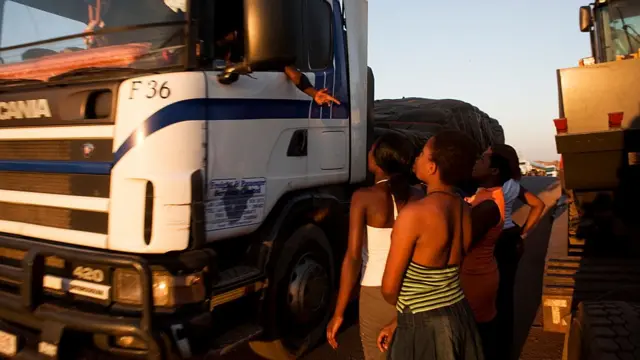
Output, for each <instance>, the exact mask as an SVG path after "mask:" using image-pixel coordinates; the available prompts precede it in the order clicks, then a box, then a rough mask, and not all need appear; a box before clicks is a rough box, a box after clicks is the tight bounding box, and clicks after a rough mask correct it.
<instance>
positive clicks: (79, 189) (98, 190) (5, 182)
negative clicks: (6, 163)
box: [0, 171, 110, 198]
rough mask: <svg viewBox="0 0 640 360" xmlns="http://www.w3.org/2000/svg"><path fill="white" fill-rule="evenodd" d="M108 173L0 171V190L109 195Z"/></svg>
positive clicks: (96, 195)
mask: <svg viewBox="0 0 640 360" xmlns="http://www.w3.org/2000/svg"><path fill="white" fill-rule="evenodd" d="M109 182H110V176H109V175H89V174H50V173H49V174H48V173H32V172H12V171H0V190H13V191H26V192H36V193H45V194H58V195H76V196H89V197H91V196H93V197H104V198H108V197H109Z"/></svg>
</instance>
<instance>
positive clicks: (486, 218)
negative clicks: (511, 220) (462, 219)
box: [467, 200, 500, 251]
mask: <svg viewBox="0 0 640 360" xmlns="http://www.w3.org/2000/svg"><path fill="white" fill-rule="evenodd" d="M499 223H500V209H499V208H498V205H496V203H495V202H494V201H492V200H485V201H483V202H481V203H480V204H478V205H476V206H474V207H472V208H471V234H472V235H471V246H470V247H469V249H468V250H467V251H469V250H471V249H473V247H474V246H475V245H476V244H477V243H478V242H479V241H480V240H482V238H483V237H484V236H485V235H486V234H487V232H489V230H491V228H493V227H495V226H496V225H498V224H499Z"/></svg>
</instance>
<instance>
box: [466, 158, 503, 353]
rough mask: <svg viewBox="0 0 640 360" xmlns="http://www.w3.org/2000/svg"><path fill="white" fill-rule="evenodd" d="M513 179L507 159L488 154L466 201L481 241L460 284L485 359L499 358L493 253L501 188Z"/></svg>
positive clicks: (473, 246) (475, 245) (499, 219)
mask: <svg viewBox="0 0 640 360" xmlns="http://www.w3.org/2000/svg"><path fill="white" fill-rule="evenodd" d="M510 176H511V172H510V168H509V162H508V160H507V159H506V158H504V157H502V156H500V155H498V154H492V153H491V152H485V153H484V154H482V157H481V158H480V159H478V161H477V162H476V165H475V167H474V168H473V177H474V179H475V180H476V181H477V182H478V184H479V186H480V187H479V188H478V191H477V192H476V194H475V195H474V196H472V197H470V198H467V201H468V202H469V203H470V204H471V206H472V210H471V219H472V232H473V239H478V240H477V241H475V243H472V244H471V249H470V250H469V252H468V253H467V255H466V256H465V258H464V261H463V262H462V268H461V278H460V280H461V284H462V289H463V291H464V294H465V296H466V298H467V300H468V301H469V305H470V306H471V310H472V311H473V315H474V318H475V320H476V323H477V324H478V331H479V332H480V337H481V338H482V347H483V351H484V357H485V359H495V358H496V357H495V356H496V349H497V346H496V343H495V341H496V337H495V334H496V328H495V326H496V324H495V319H496V315H497V311H496V297H497V295H498V283H499V273H498V264H497V263H496V258H495V257H494V255H493V252H494V249H495V246H496V241H497V240H498V237H499V236H500V233H501V232H502V226H503V223H504V214H505V213H504V195H503V193H502V184H504V183H505V181H507V180H508V179H509V178H510Z"/></svg>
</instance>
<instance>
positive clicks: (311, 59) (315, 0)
mask: <svg viewBox="0 0 640 360" xmlns="http://www.w3.org/2000/svg"><path fill="white" fill-rule="evenodd" d="M331 15H332V10H331V5H329V3H328V2H327V1H326V0H307V1H306V10H305V21H304V28H305V29H304V30H305V34H306V40H307V41H306V42H307V56H308V65H309V69H308V70H323V69H326V68H328V67H329V66H331V63H332V60H333V41H332V39H333V26H332V24H333V21H332V16H331ZM304 70H306V69H304Z"/></svg>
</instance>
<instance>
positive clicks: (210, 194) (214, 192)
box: [207, 178, 267, 231]
mask: <svg viewBox="0 0 640 360" xmlns="http://www.w3.org/2000/svg"><path fill="white" fill-rule="evenodd" d="M266 193H267V179H265V178H243V179H219V180H212V181H211V182H210V183H209V189H208V191H207V215H208V217H209V221H208V222H207V231H216V230H222V229H229V228H235V227H242V226H249V225H253V224H257V223H260V222H261V221H262V217H263V216H264V202H265V195H266Z"/></svg>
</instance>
